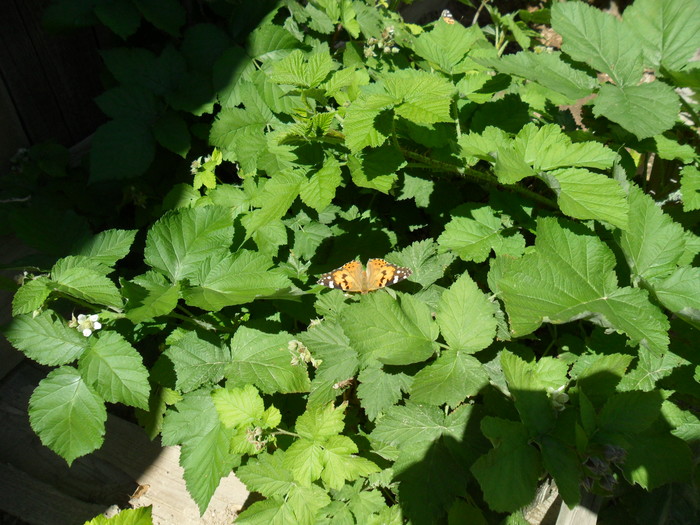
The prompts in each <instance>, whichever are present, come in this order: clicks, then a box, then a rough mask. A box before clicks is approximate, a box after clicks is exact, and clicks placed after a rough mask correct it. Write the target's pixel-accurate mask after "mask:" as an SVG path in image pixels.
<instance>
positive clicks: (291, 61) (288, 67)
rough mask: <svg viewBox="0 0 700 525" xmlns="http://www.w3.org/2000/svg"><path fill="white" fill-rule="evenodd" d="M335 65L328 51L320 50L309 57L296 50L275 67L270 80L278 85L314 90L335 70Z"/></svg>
mask: <svg viewBox="0 0 700 525" xmlns="http://www.w3.org/2000/svg"><path fill="white" fill-rule="evenodd" d="M333 68H334V63H333V59H332V58H331V56H330V54H329V53H328V50H318V51H316V52H314V53H312V54H311V55H309V56H308V57H305V56H304V53H303V52H302V51H301V50H300V49H295V50H294V51H292V52H291V53H289V54H288V55H287V56H286V57H284V58H283V59H282V60H280V61H278V62H276V63H275V64H274V65H273V69H272V71H273V72H272V73H271V74H270V79H271V80H272V81H273V82H277V83H278V84H291V85H293V86H298V87H303V88H314V87H317V86H318V85H319V84H320V83H321V82H323V81H324V80H325V79H326V77H327V76H328V74H329V73H330V72H331V71H332V70H333Z"/></svg>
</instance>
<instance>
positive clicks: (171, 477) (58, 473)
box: [0, 361, 248, 525]
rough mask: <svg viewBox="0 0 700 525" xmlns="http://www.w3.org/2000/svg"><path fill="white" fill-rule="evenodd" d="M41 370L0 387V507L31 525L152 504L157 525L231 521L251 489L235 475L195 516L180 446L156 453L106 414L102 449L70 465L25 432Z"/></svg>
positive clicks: (17, 374)
mask: <svg viewBox="0 0 700 525" xmlns="http://www.w3.org/2000/svg"><path fill="white" fill-rule="evenodd" d="M45 372H46V371H45V370H39V369H38V368H37V367H36V366H35V365H33V364H31V363H30V362H28V361H25V362H24V363H22V364H21V365H20V366H18V367H17V368H16V369H15V370H13V371H12V372H11V373H10V374H8V375H7V377H6V378H5V380H4V381H3V382H2V384H1V385H0V414H2V418H3V424H2V425H0V509H2V510H3V511H5V512H7V513H10V514H12V515H15V516H18V517H19V518H21V519H23V520H24V521H26V522H28V523H31V524H36V525H63V524H66V525H75V524H81V523H84V522H85V521H86V520H87V519H90V518H92V517H94V516H96V515H97V514H99V513H102V512H105V511H107V510H108V509H110V508H111V507H113V506H114V505H117V506H119V507H120V508H128V507H129V506H134V507H141V506H146V505H153V522H154V523H155V524H157V525H175V524H177V525H180V524H182V525H189V524H192V525H197V524H201V525H220V524H221V525H223V524H229V523H231V522H232V521H233V520H234V519H235V516H236V514H237V513H238V511H239V510H240V509H241V507H242V506H243V504H244V503H245V501H246V499H247V498H248V491H247V490H246V489H245V486H244V485H243V484H242V483H241V482H240V481H239V480H238V479H236V477H235V476H234V475H233V474H231V475H230V476H229V477H227V478H225V479H223V480H222V481H221V484H220V485H219V487H218V489H217V491H216V492H215V494H214V496H213V498H212V501H211V503H210V505H209V508H208V509H207V512H206V513H205V514H204V516H201V517H200V516H199V510H198V508H197V505H196V504H195V503H194V501H193V500H192V498H191V497H190V496H189V494H188V493H187V490H186V487H185V482H184V480H183V477H182V473H183V471H182V468H181V467H180V465H179V463H178V459H179V447H161V446H160V445H159V444H158V443H156V442H151V441H149V440H148V438H147V437H146V435H145V433H144V432H143V431H142V430H141V429H140V428H139V427H138V426H136V425H134V424H132V423H130V422H128V421H125V420H123V419H121V418H118V417H116V416H113V415H111V414H110V415H109V416H108V419H107V433H106V437H105V443H104V445H103V447H102V448H101V449H100V450H98V451H96V452H94V453H93V454H90V455H89V456H86V457H83V458H79V459H77V460H76V461H74V462H73V465H72V466H71V467H68V466H67V465H66V463H65V461H64V460H63V459H62V458H60V457H58V456H57V455H56V454H54V453H53V452H51V451H50V450H49V449H47V448H46V447H44V446H42V445H41V443H40V441H39V438H38V437H37V436H36V435H35V434H34V432H33V431H32V430H31V428H30V426H29V418H28V415H27V403H28V400H29V396H30V395H31V393H32V392H33V390H34V388H35V387H36V384H37V383H38V382H39V380H40V379H41V378H42V377H43V376H44V375H45ZM147 485H148V488H147V490H146V491H145V493H143V494H141V495H140V496H139V497H134V498H133V499H131V496H132V495H133V494H134V492H135V491H136V490H137V488H138V487H139V486H142V487H145V486H147Z"/></svg>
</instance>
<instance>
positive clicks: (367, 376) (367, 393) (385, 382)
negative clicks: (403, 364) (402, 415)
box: [357, 366, 413, 421]
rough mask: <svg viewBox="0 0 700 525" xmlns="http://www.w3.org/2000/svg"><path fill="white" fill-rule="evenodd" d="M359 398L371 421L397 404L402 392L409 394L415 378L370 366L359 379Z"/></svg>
mask: <svg viewBox="0 0 700 525" xmlns="http://www.w3.org/2000/svg"><path fill="white" fill-rule="evenodd" d="M357 380H358V381H359V383H360V384H359V385H358V387H357V397H358V398H360V404H361V405H362V408H364V409H365V413H366V414H367V417H368V418H369V419H370V420H372V421H373V420H375V419H377V416H378V415H379V414H381V412H382V411H384V410H385V409H387V408H389V407H390V406H392V405H394V404H396V402H397V401H398V400H399V399H401V397H402V392H408V389H409V388H410V386H411V383H412V382H413V378H412V377H411V376H409V375H406V374H403V373H400V372H399V373H388V372H386V371H384V370H382V369H381V367H379V366H369V367H367V368H365V369H364V370H362V371H361V372H360V374H359V375H358V377H357Z"/></svg>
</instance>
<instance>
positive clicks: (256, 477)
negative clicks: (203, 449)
mask: <svg viewBox="0 0 700 525" xmlns="http://www.w3.org/2000/svg"><path fill="white" fill-rule="evenodd" d="M284 455H285V453H284V451H283V450H281V449H277V450H275V451H274V453H271V454H261V455H259V456H257V457H255V458H251V459H250V461H248V463H246V464H245V465H243V466H242V467H241V468H239V469H237V470H236V477H238V479H240V480H241V481H242V482H243V483H245V486H246V488H247V489H248V490H250V491H255V492H259V493H260V494H262V495H263V496H265V497H267V498H269V497H272V496H285V495H286V494H288V493H289V491H290V490H291V489H292V487H293V485H294V476H293V475H292V473H291V472H290V471H289V470H288V469H287V468H285V467H284V465H283V461H284Z"/></svg>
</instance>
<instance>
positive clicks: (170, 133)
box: [153, 113, 191, 159]
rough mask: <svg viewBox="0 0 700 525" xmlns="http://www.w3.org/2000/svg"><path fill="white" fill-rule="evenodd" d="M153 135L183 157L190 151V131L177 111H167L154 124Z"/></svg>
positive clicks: (162, 144) (165, 146) (160, 142)
mask: <svg viewBox="0 0 700 525" xmlns="http://www.w3.org/2000/svg"><path fill="white" fill-rule="evenodd" d="M153 135H154V136H155V138H156V140H157V141H158V143H159V144H160V145H161V146H163V147H164V148H167V149H169V150H170V151H172V152H173V153H175V154H176V155H180V156H181V157H182V158H183V159H184V158H185V157H186V156H187V153H188V152H189V151H190V146H191V143H190V131H189V129H188V128H187V123H186V122H185V121H184V120H183V118H182V117H181V116H180V115H178V114H177V113H166V114H165V115H163V116H162V117H161V118H159V119H158V120H157V121H156V123H155V124H153Z"/></svg>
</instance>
